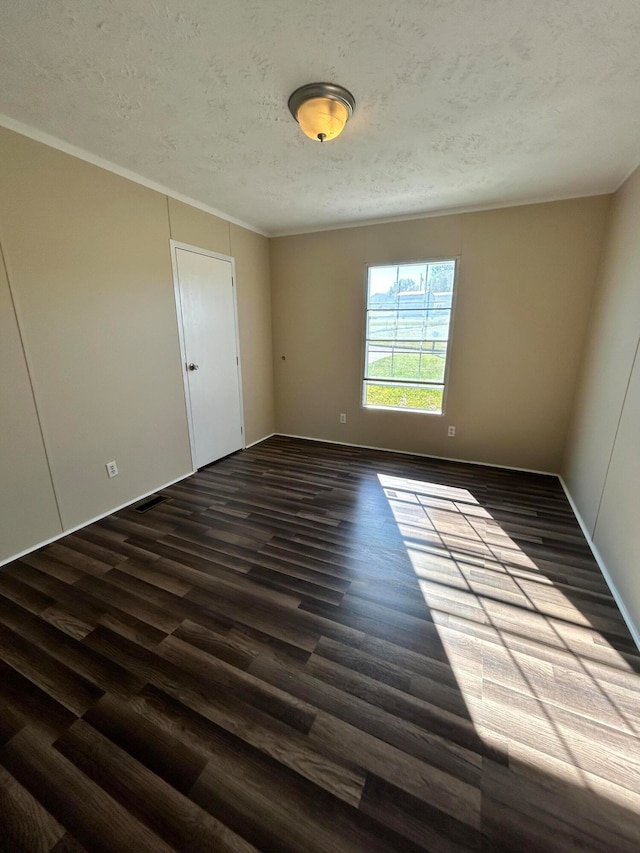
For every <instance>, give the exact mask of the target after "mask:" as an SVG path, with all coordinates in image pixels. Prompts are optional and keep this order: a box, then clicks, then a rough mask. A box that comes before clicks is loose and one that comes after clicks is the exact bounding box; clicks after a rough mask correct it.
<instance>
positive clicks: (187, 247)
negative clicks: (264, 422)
mask: <svg viewBox="0 0 640 853" xmlns="http://www.w3.org/2000/svg"><path fill="white" fill-rule="evenodd" d="M169 246H170V248H171V269H172V271H173V292H174V297H175V301H176V321H177V325H178V340H179V342H180V361H181V363H182V384H183V386H184V399H185V408H186V413H187V423H188V425H189V446H190V449H191V468H192V473H195V471H197V470H198V469H197V467H196V446H195V436H194V431H193V415H192V411H191V391H190V390H189V377H188V376H187V354H186V347H185V342H184V319H183V315H182V295H181V291H180V278H179V276H178V261H177V256H176V249H182V250H183V251H185V252H193V253H194V254H196V255H206V256H207V257H209V258H215V259H216V260H219V261H227V262H228V263H230V264H231V290H232V295H233V322H234V329H235V336H236V364H237V366H238V395H239V398H240V431H241V435H242V447H241V450H244V449H245V447H246V438H245V430H244V404H243V399H242V364H241V360H240V328H239V326H238V299H237V289H236V261H235V258H234V257H232V256H231V255H222V254H220V253H219V252H211V251H209V249H203V248H201V247H200V246H192V245H191V244H189V243H181V242H179V241H178V240H169Z"/></svg>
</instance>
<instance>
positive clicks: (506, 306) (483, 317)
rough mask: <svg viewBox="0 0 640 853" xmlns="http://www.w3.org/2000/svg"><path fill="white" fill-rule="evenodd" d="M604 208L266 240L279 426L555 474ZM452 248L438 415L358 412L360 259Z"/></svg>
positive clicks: (435, 253)
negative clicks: (455, 259)
mask: <svg viewBox="0 0 640 853" xmlns="http://www.w3.org/2000/svg"><path fill="white" fill-rule="evenodd" d="M609 204H610V199H609V197H598V198H589V199H577V200H571V201H564V202H556V203H551V204H540V205H528V206H523V207H514V208H508V209H502V210H495V211H487V212H481V213H470V214H464V215H456V216H446V217H434V218H425V219H420V220H413V221H408V222H402V223H393V224H388V225H375V226H368V227H361V228H351V229H341V230H337V231H325V232H319V233H314V234H306V235H301V236H294V237H281V238H277V239H274V240H272V241H271V242H272V245H271V259H272V266H271V273H272V287H273V316H274V370H275V390H276V428H277V430H278V431H279V432H283V433H288V434H292V435H301V436H308V437H313V438H319V439H325V440H329V441H344V442H348V443H354V444H363V445H371V446H376V447H387V448H393V449H396V450H404V451H409V452H416V453H426V454H432V455H436V456H446V457H453V458H459V459H468V460H474V461H479V462H487V463H492V464H500V465H512V466H515V467H520V468H532V469H536V470H545V471H554V472H557V471H559V469H560V461H561V456H562V449H563V445H564V440H565V436H566V431H567V425H568V420H569V415H570V408H571V401H572V399H573V394H574V386H575V381H576V377H577V374H578V369H579V363H580V355H581V352H582V344H583V339H584V334H585V329H586V324H587V319H588V314H589V307H590V302H591V297H592V291H593V286H594V282H595V273H596V269H597V266H598V261H599V256H600V250H601V244H602V237H603V233H604V228H605V223H606V219H607V215H608V210H609ZM452 255H453V256H459V257H460V269H459V277H458V289H457V299H456V312H455V320H454V327H453V339H452V349H451V368H450V377H449V389H448V396H447V404H446V413H445V415H444V416H438V415H426V414H424V415H423V414H417V413H414V412H406V413H405V412H385V411H379V410H377V411H376V410H371V409H363V408H362V406H361V404H360V400H361V369H362V367H361V365H362V331H363V311H364V278H365V265H366V264H368V263H389V262H396V261H407V260H413V259H423V258H428V257H443V256H452ZM282 356H284V357H285V358H284V360H283V359H282ZM340 412H346V413H347V424H346V425H341V424H340V423H339V413H340ZM449 424H452V425H455V426H456V437H455V438H452V439H451V438H447V435H446V433H447V426H448V425H449Z"/></svg>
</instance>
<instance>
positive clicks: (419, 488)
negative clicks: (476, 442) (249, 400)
mask: <svg viewBox="0 0 640 853" xmlns="http://www.w3.org/2000/svg"><path fill="white" fill-rule="evenodd" d="M162 494H163V495H165V496H166V497H167V498H168V500H167V501H166V502H164V503H161V504H159V505H157V506H156V507H154V508H153V509H151V510H149V511H148V512H146V513H144V514H140V513H137V512H135V511H134V510H133V509H128V510H125V511H122V512H119V513H117V514H116V515H114V516H111V517H109V518H107V519H105V520H103V521H101V522H98V523H96V524H93V525H91V526H90V527H87V528H85V529H84V530H82V531H79V532H77V533H74V534H73V535H71V536H68V537H67V538H65V539H63V540H61V541H59V542H58V543H56V544H53V545H50V546H48V547H46V548H43V549H42V550H40V551H38V552H36V553H33V554H31V555H29V556H27V557H24V558H23V559H21V560H18V561H16V562H14V563H12V564H10V565H7V566H5V567H4V568H3V569H1V570H0V849H2V850H3V851H12V850H29V851H31V850H34V851H35V850H38V851H49V850H55V851H78V850H82V849H86V850H91V851H93V850H109V851H114V850H116V851H131V850H135V851H136V853H137V851H145V850H149V851H162V850H168V849H176V850H181V851H183V850H197V851H218V850H221V851H222V850H233V851H245V850H253V849H258V850H269V851H305V853H311V851H331V852H332V853H333V851H349V853H351V851H366V853H373V851H383V850H396V851H415V850H430V851H450V850H451V851H453V850H456V851H458V850H518V851H529V850H540V851H553V850H557V851H567V850H574V849H576V850H577V849H579V850H600V851H618V850H629V851H637V850H638V849H640V772H639V771H640V738H639V732H640V702H639V701H638V699H639V696H640V675H639V673H640V658H639V656H638V652H637V649H636V648H635V647H634V645H633V643H632V640H631V638H630V636H629V634H628V632H627V630H626V628H625V626H624V623H623V621H622V618H621V616H620V614H619V612H618V611H617V609H616V607H615V604H614V602H613V600H612V598H611V596H610V594H609V592H608V589H607V587H606V585H605V583H604V581H603V579H602V577H601V575H600V573H599V571H598V569H597V566H596V564H595V562H594V560H593V558H592V556H591V554H590V552H589V549H588V547H587V545H586V543H585V541H584V539H583V537H582V535H581V533H580V529H579V527H578V525H577V523H576V521H575V519H574V517H573V516H572V513H571V511H570V508H569V506H568V504H567V501H566V499H565V497H564V495H563V493H562V490H561V487H560V485H559V483H558V481H557V480H556V479H555V478H553V477H544V476H538V475H528V474H520V473H516V472H512V471H503V470H496V469H488V468H480V467H477V466H472V465H461V464H454V463H445V462H438V461H433V460H424V459H419V458H411V457H408V456H401V455H395V454H385V453H379V452H374V451H366V450H360V449H353V448H343V447H336V446H330V445H324V444H318V443H312V442H304V441H298V440H292V439H285V438H279V437H275V438H272V439H269V440H268V441H266V442H263V443H262V444H260V445H258V446H256V447H254V448H251V449H250V450H248V451H245V452H243V453H239V454H237V455H235V456H233V457H230V458H228V459H226V460H223V461H222V462H220V463H218V464H217V465H213V466H210V467H209V468H207V469H204V470H202V471H200V472H199V473H198V474H196V475H194V476H193V477H191V478H190V479H189V480H187V481H184V482H182V483H180V484H178V485H175V486H172V487H171V488H169V489H166V490H165V491H164V492H162Z"/></svg>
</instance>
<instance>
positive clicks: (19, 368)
mask: <svg viewBox="0 0 640 853" xmlns="http://www.w3.org/2000/svg"><path fill="white" fill-rule="evenodd" d="M0 483H1V484H2V488H1V489H0V560H2V559H3V558H5V557H9V556H11V555H12V554H17V553H19V552H20V551H23V550H25V549H27V548H29V547H30V545H32V544H33V541H34V537H35V541H36V542H38V541H42V540H44V539H48V538H50V537H51V536H55V535H56V534H59V533H60V532H61V531H62V526H61V523H60V518H59V516H58V511H57V508H56V503H55V498H54V494H53V487H52V485H51V477H50V474H49V467H48V465H47V459H46V456H45V452H44V445H43V444H42V436H41V435H40V427H39V424H38V418H37V414H36V408H35V404H34V402H33V395H32V393H31V385H30V383H29V374H28V372H27V365H26V362H25V360H24V356H23V352H22V345H21V342H20V334H19V331H18V324H17V323H16V318H15V314H14V310H13V304H12V301H11V294H10V292H9V287H8V282H7V277H6V275H5V270H4V264H3V263H2V258H1V257H0Z"/></svg>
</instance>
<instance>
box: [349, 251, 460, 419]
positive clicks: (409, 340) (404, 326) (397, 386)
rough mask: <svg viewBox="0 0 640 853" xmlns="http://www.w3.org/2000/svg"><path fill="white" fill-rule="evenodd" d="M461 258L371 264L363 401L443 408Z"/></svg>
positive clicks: (419, 408)
mask: <svg viewBox="0 0 640 853" xmlns="http://www.w3.org/2000/svg"><path fill="white" fill-rule="evenodd" d="M455 271H456V261H455V260H454V259H450V260H449V259H447V260H433V261H424V262H422V263H411V264H394V265H389V266H376V267H369V273H368V280H367V311H366V326H365V355H364V381H363V405H364V406H368V407H382V408H392V409H409V410H413V411H423V412H432V413H436V414H441V413H442V410H443V398H444V389H445V376H446V365H447V355H448V350H449V337H450V327H451V313H452V308H453V291H454V281H455Z"/></svg>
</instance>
